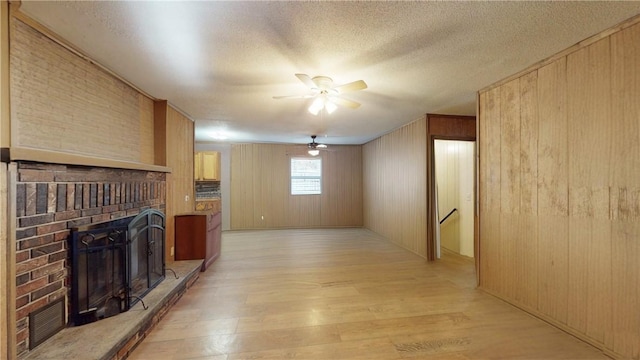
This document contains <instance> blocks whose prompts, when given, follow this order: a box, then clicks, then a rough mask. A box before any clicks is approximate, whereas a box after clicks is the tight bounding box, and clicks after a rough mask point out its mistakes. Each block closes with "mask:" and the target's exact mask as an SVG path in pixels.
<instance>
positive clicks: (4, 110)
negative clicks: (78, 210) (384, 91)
mask: <svg viewBox="0 0 640 360" xmlns="http://www.w3.org/2000/svg"><path fill="white" fill-rule="evenodd" d="M9 99H10V97H9V2H8V1H2V2H0V147H9V146H10V145H11V116H10V115H11V113H10V111H9ZM0 351H2V349H0ZM0 354H2V352H0Z"/></svg>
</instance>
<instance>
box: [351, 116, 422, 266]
mask: <svg viewBox="0 0 640 360" xmlns="http://www.w3.org/2000/svg"><path fill="white" fill-rule="evenodd" d="M426 134H427V128H426V117H425V118H421V119H418V120H416V121H414V122H412V123H410V124H408V125H406V126H403V127H401V128H399V129H397V130H395V131H393V132H391V133H389V134H387V135H384V136H382V137H380V138H378V139H376V140H373V141H371V142H369V143H367V144H365V145H364V146H363V150H362V151H363V173H364V175H363V185H364V187H363V189H364V226H365V227H366V228H368V229H370V230H372V231H374V232H376V233H378V234H380V235H382V236H384V237H386V238H388V239H389V240H391V241H392V242H394V243H396V244H398V245H400V246H402V247H404V248H405V249H407V250H410V251H412V252H414V253H416V254H418V255H420V256H423V257H426V256H427V249H426V226H427V218H426V210H427V193H426V190H427V178H426V167H427V161H426V154H427V148H426V147H427V136H426Z"/></svg>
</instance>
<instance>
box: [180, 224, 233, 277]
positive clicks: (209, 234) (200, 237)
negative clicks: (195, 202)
mask: <svg viewBox="0 0 640 360" xmlns="http://www.w3.org/2000/svg"><path fill="white" fill-rule="evenodd" d="M221 220H222V219H221V213H220V212H216V213H203V214H187V215H176V216H175V222H176V227H175V229H176V236H175V241H176V244H175V258H176V260H196V259H204V262H203V263H202V268H201V269H200V270H201V271H205V270H206V269H207V268H208V267H209V265H211V264H212V263H213V262H214V261H215V260H216V259H217V258H218V256H220V245H221V238H222V221H221Z"/></svg>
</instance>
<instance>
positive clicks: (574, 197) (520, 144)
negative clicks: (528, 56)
mask: <svg viewBox="0 0 640 360" xmlns="http://www.w3.org/2000/svg"><path fill="white" fill-rule="evenodd" d="M616 30H618V31H608V33H607V35H606V36H598V37H594V39H593V40H592V41H585V42H583V43H581V44H579V45H577V46H576V47H574V48H572V49H568V51H565V52H563V53H561V54H559V55H558V56H556V57H554V58H552V59H550V60H549V61H545V62H543V63H542V64H541V65H540V66H539V67H536V68H533V69H529V70H527V71H526V72H524V73H522V74H520V75H519V76H515V77H512V78H510V79H508V80H506V81H504V82H501V83H499V84H496V85H495V86H492V87H490V88H488V89H485V90H483V91H481V92H480V94H479V102H480V104H479V110H480V113H479V117H480V121H479V137H480V138H479V148H480V149H479V151H480V246H481V249H480V282H481V286H482V287H483V288H484V289H486V290H488V291H490V292H492V293H494V294H496V295H497V296H499V297H501V298H503V299H505V300H507V301H509V302H511V303H513V304H516V305H517V306H519V307H521V308H524V309H526V310H528V311H530V312H532V313H534V314H536V315H538V316H540V317H542V318H544V319H546V320H548V321H550V322H552V323H554V324H556V325H558V326H560V327H561V328H563V329H565V330H567V331H569V332H571V333H573V334H576V335H577V336H579V337H580V338H582V339H585V340H587V341H589V342H591V343H593V344H595V345H596V346H599V347H601V348H602V349H604V350H605V351H606V352H609V353H611V354H614V355H615V356H618V357H622V358H628V359H640V341H639V340H638V339H640V101H639V100H640V46H639V45H638V44H640V18H639V19H635V20H634V21H633V22H631V23H629V22H627V23H626V24H625V25H621V26H619V28H618V29H616Z"/></svg>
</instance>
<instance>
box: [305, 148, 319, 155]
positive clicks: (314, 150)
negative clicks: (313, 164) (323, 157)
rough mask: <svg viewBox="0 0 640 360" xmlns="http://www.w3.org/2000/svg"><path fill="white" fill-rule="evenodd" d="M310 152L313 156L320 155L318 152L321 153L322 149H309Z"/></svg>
mask: <svg viewBox="0 0 640 360" xmlns="http://www.w3.org/2000/svg"><path fill="white" fill-rule="evenodd" d="M308 153H309V155H311V156H318V154H320V150H316V149H311V150H309V151H308Z"/></svg>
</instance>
